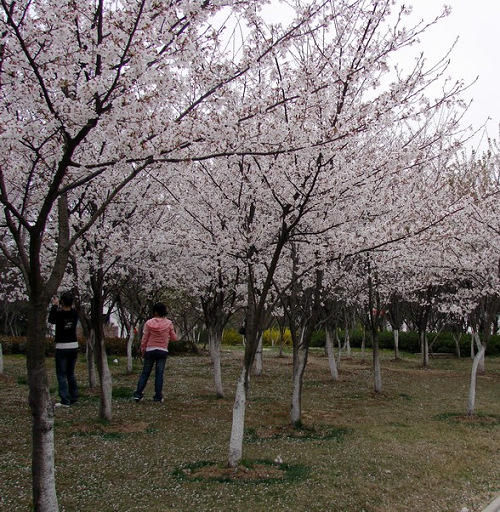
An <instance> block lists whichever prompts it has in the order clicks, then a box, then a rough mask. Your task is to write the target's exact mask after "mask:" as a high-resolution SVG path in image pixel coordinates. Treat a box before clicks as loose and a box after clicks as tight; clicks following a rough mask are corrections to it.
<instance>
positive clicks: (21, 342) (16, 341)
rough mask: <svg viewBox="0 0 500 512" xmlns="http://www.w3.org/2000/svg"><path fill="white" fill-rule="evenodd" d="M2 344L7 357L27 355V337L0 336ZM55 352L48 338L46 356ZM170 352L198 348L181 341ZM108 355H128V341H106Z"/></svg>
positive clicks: (82, 346) (82, 343) (134, 351)
mask: <svg viewBox="0 0 500 512" xmlns="http://www.w3.org/2000/svg"><path fill="white" fill-rule="evenodd" d="M78 342H79V346H80V352H81V353H82V354H84V353H85V347H86V345H85V340H84V339H83V338H81V339H79V340H78ZM0 343H1V344H2V351H3V353H4V354H5V355H10V354H23V355H24V354H26V337H24V336H4V335H2V336H0ZM54 351H55V346H54V339H53V338H46V343H45V355H46V356H47V357H49V356H53V355H54ZM169 351H170V352H171V353H172V354H176V353H181V352H182V353H185V352H194V351H196V347H195V346H194V345H193V344H192V343H190V342H187V341H180V342H175V343H171V344H170V346H169ZM106 353H107V355H108V356H121V357H124V356H126V355H127V340H126V339H125V338H107V339H106ZM138 354H139V343H138V342H136V343H134V346H133V347H132V355H133V356H137V355H138Z"/></svg>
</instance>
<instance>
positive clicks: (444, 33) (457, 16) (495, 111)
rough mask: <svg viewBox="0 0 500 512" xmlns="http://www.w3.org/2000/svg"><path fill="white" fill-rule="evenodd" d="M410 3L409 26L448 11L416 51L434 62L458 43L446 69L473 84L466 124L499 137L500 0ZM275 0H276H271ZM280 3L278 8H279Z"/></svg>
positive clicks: (478, 144)
mask: <svg viewBox="0 0 500 512" xmlns="http://www.w3.org/2000/svg"><path fill="white" fill-rule="evenodd" d="M401 3H406V5H413V13H412V15H411V17H410V18H408V21H407V23H406V25H407V26H412V25H413V24H414V23H417V22H419V21H420V20H422V19H424V20H428V21H430V20H432V19H434V18H435V17H436V16H437V15H439V14H440V13H441V12H442V10H443V6H444V4H447V5H449V6H450V7H451V9H452V12H451V14H450V15H449V16H448V17H446V18H444V19H442V20H441V21H439V22H438V23H437V24H436V25H434V26H432V27H430V28H429V29H428V31H426V33H425V34H424V35H423V36H422V37H421V43H420V45H419V47H418V53H420V51H423V52H424V54H425V55H426V58H427V59H428V61H429V63H430V62H437V61H438V60H439V59H440V58H442V57H444V56H445V55H446V53H447V52H448V50H449V49H450V48H451V47H452V45H453V43H454V42H455V40H457V38H458V40H457V42H456V45H455V47H454V49H453V51H452V53H451V55H450V59H451V63H450V66H449V68H448V74H449V75H450V77H451V78H454V79H463V80H464V81H465V83H467V84H472V83H473V82H474V83H473V85H471V86H470V88H469V89H468V90H467V91H466V92H465V93H464V94H463V95H462V98H463V99H464V100H466V101H467V102H469V101H471V100H472V104H471V105H470V107H469V110H468V112H467V113H466V115H465V116H464V118H463V125H464V128H465V127H466V126H468V125H472V126H473V127H474V128H476V129H479V128H480V127H481V126H483V125H484V124H485V123H486V134H487V135H486V137H491V138H494V139H497V140H498V139H499V129H498V125H499V123H500V98H499V89H500V58H499V56H498V55H497V52H498V48H499V47H500V44H499V43H500V22H499V20H500V0H474V1H471V0H447V1H446V0H406V1H403V0H401ZM271 4H272V5H276V6H277V5H279V0H272V1H271ZM279 11H280V9H279V8H278V9H277V11H276V12H279ZM486 137H485V135H484V132H482V133H481V135H478V136H476V137H475V138H474V139H473V140H472V141H471V146H472V147H474V148H475V149H478V150H485V149H486Z"/></svg>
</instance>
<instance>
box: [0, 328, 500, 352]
mask: <svg viewBox="0 0 500 512" xmlns="http://www.w3.org/2000/svg"><path fill="white" fill-rule="evenodd" d="M338 336H339V339H340V340H341V343H343V342H344V332H343V331H339V333H338ZM427 338H428V340H429V344H430V345H431V351H432V352H433V353H456V348H455V341H454V339H453V335H452V333H451V332H441V333H439V334H437V335H436V334H434V333H428V335H427ZM349 339H350V344H351V347H352V348H360V347H361V343H362V339H363V332H362V331H361V330H353V331H349ZM279 340H280V334H279V332H278V331H277V330H274V329H270V330H267V331H265V332H264V336H263V343H264V346H271V345H278V344H279V343H280V341H279ZM0 342H1V343H2V350H3V353H4V354H6V355H8V354H25V353H26V338H25V337H13V336H0ZM203 343H204V341H203ZM223 343H224V344H226V345H234V346H237V345H242V344H243V336H242V335H241V334H239V333H238V332H237V331H236V330H232V329H226V330H225V331H224V337H223ZM365 343H366V347H367V348H370V347H371V341H370V337H369V336H368V335H367V336H366V339H365ZM283 344H284V345H285V346H291V344H292V340H291V335H290V331H289V330H286V331H285V332H284V335H283ZM379 344H380V348H382V349H393V348H394V334H393V333H392V332H390V331H382V332H380V333H379ZM470 344H471V336H470V335H465V334H464V335H462V337H461V339H460V354H461V355H462V356H468V355H470V352H471V349H470ZM311 346H313V347H324V346H325V331H322V330H320V331H316V332H315V333H314V335H313V338H312V340H311ZM138 349H139V344H138V342H136V343H135V344H134V347H133V351H132V353H133V355H137V353H138ZM399 349H400V350H401V351H402V352H409V353H419V352H420V343H419V340H418V333H416V332H400V333H399ZM80 350H81V352H85V340H83V339H81V340H80ZM169 350H170V352H171V353H173V354H175V353H185V352H195V351H196V346H195V345H194V344H193V343H191V342H189V341H180V342H175V343H171V344H170V347H169ZM106 352H107V354H108V355H110V356H122V357H123V356H126V353H127V340H126V339H124V338H108V339H106ZM486 353H487V355H490V356H500V336H499V335H494V336H492V337H491V338H490V341H489V343H488V348H487V351H486ZM45 355H46V356H52V355H54V340H53V339H52V338H47V342H46V348H45Z"/></svg>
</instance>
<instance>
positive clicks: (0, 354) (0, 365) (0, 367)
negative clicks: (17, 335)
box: [0, 341, 3, 375]
mask: <svg viewBox="0 0 500 512" xmlns="http://www.w3.org/2000/svg"><path fill="white" fill-rule="evenodd" d="M0 375H3V347H2V342H1V341H0Z"/></svg>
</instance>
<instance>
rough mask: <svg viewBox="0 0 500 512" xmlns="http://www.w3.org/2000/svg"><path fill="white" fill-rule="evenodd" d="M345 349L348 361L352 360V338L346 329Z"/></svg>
mask: <svg viewBox="0 0 500 512" xmlns="http://www.w3.org/2000/svg"><path fill="white" fill-rule="evenodd" d="M344 347H345V350H346V357H347V359H351V357H352V352H351V337H350V336H349V329H348V328H347V326H346V328H345V334H344Z"/></svg>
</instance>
